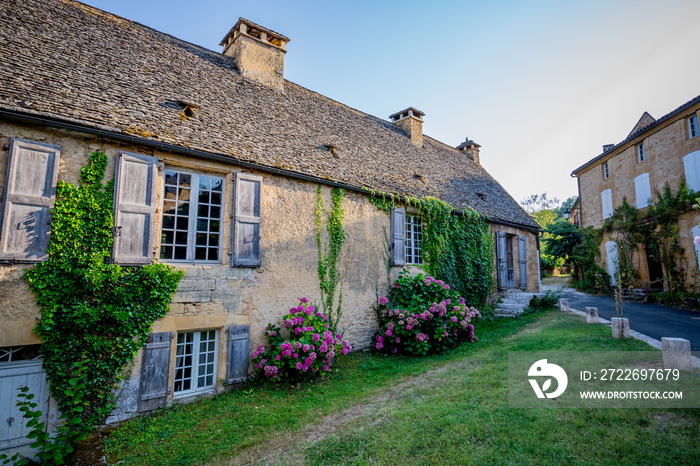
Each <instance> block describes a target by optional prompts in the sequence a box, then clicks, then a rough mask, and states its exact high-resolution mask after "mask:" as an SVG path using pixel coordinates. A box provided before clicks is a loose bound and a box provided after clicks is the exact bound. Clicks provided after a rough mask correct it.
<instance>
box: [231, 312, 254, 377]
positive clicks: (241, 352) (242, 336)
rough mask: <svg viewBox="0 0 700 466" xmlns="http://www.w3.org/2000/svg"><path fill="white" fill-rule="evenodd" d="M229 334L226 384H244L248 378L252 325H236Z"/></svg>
mask: <svg viewBox="0 0 700 466" xmlns="http://www.w3.org/2000/svg"><path fill="white" fill-rule="evenodd" d="M227 332H228V366H227V371H226V383H238V382H243V381H245V380H246V379H247V378H248V351H249V348H250V325H234V326H232V327H229V328H228V329H227Z"/></svg>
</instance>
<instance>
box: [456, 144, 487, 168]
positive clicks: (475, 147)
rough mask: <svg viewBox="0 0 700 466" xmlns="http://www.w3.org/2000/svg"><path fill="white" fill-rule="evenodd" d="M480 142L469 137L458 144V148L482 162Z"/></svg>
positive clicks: (477, 161)
mask: <svg viewBox="0 0 700 466" xmlns="http://www.w3.org/2000/svg"><path fill="white" fill-rule="evenodd" d="M479 147H481V146H480V145H479V144H477V143H475V142H474V141H472V140H471V139H469V138H467V139H466V140H465V141H464V142H463V143H462V144H460V145H458V146H457V150H458V151H460V152H463V153H464V154H465V155H466V156H467V157H469V158H470V159H472V160H473V161H475V162H476V163H478V164H480V162H479Z"/></svg>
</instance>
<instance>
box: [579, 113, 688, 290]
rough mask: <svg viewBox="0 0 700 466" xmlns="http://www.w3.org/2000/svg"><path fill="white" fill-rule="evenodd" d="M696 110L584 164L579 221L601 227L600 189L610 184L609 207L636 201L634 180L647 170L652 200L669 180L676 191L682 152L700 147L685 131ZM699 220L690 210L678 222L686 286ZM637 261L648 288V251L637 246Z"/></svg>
mask: <svg viewBox="0 0 700 466" xmlns="http://www.w3.org/2000/svg"><path fill="white" fill-rule="evenodd" d="M699 113H700V109H699V108H698V107H697V106H696V107H695V108H692V109H689V110H688V111H687V112H685V113H683V114H682V115H679V116H678V117H676V118H675V119H672V120H670V121H668V122H667V123H665V124H662V125H660V127H659V128H658V129H655V130H653V131H652V132H651V133H649V134H641V135H640V136H638V137H637V138H634V139H632V140H630V141H627V142H626V143H625V144H624V145H623V146H621V147H620V148H618V149H616V150H614V151H612V152H611V153H610V154H608V155H607V156H605V157H603V158H602V159H601V160H599V161H597V162H596V163H595V164H593V165H591V166H590V167H587V168H586V169H585V171H583V172H582V173H580V174H579V179H580V187H581V192H580V198H581V207H582V226H583V227H588V226H593V227H595V228H600V227H601V226H602V225H603V223H604V219H603V209H602V202H601V192H603V191H604V190H606V189H610V190H611V192H612V204H613V209H615V208H616V207H618V206H620V205H621V204H622V202H623V199H624V198H626V199H627V202H628V203H630V204H631V205H633V206H634V205H636V194H635V186H634V179H635V178H636V177H637V176H639V175H641V174H643V173H649V181H650V185H651V191H652V196H653V199H654V201H656V194H655V193H656V191H659V192H661V191H662V190H663V188H664V185H665V184H666V183H668V184H669V185H670V186H671V189H672V190H673V191H674V193H675V192H676V190H677V188H678V183H679V182H680V180H681V179H683V178H684V177H685V169H684V166H683V157H684V156H685V155H687V154H689V153H691V152H693V151H696V150H700V137H695V138H690V136H689V134H688V118H689V116H691V115H698V114H699ZM642 142H643V143H644V152H645V160H644V161H642V162H640V161H639V160H638V156H637V147H638V145H639V144H640V143H642ZM605 162H607V163H608V164H609V168H610V176H609V178H608V179H604V178H603V168H602V166H603V164H604V163H605ZM698 223H700V214H698V213H697V211H695V212H691V213H689V214H685V215H683V216H682V217H681V219H680V220H679V223H678V227H679V238H680V243H681V246H682V247H683V248H684V250H685V252H684V254H683V257H682V258H681V259H680V265H681V266H682V267H683V268H684V269H685V270H686V286H687V287H688V288H691V286H692V285H693V282H694V281H695V279H694V278H693V274H694V273H695V249H694V244H693V238H692V236H691V233H690V231H691V228H692V227H694V226H697V225H698ZM610 239H611V238H610V237H609V236H608V235H606V237H605V238H604V239H603V241H602V243H601V246H600V250H601V265H603V268H605V269H606V271H607V252H606V251H605V243H606V242H607V241H610ZM634 261H635V265H636V266H637V269H638V273H639V283H638V286H640V287H641V288H649V286H650V285H651V282H650V279H649V270H648V266H647V261H646V253H645V252H644V251H643V250H640V251H638V253H637V254H635V257H634Z"/></svg>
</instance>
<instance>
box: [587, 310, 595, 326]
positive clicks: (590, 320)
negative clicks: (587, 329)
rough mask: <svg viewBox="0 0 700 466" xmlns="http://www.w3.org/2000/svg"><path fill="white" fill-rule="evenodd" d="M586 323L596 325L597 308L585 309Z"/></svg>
mask: <svg viewBox="0 0 700 466" xmlns="http://www.w3.org/2000/svg"><path fill="white" fill-rule="evenodd" d="M586 323H587V324H597V323H598V308H597V307H587V308H586Z"/></svg>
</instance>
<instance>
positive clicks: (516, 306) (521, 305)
mask: <svg viewBox="0 0 700 466" xmlns="http://www.w3.org/2000/svg"><path fill="white" fill-rule="evenodd" d="M498 307H499V308H500V309H525V308H526V307H527V303H505V302H503V301H501V302H500V303H498Z"/></svg>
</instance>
